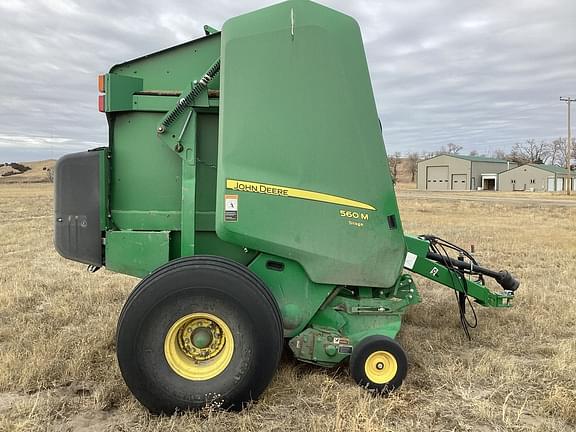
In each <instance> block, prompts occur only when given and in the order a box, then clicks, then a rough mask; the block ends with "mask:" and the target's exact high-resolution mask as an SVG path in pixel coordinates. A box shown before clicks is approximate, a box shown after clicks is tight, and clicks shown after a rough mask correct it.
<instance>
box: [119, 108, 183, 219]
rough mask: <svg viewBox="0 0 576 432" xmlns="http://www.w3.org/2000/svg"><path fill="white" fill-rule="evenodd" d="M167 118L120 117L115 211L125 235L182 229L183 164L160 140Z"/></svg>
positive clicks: (155, 115) (146, 115) (139, 114)
mask: <svg viewBox="0 0 576 432" xmlns="http://www.w3.org/2000/svg"><path fill="white" fill-rule="evenodd" d="M161 118H162V114H161V113H148V112H130V111H128V112H124V113H118V114H115V115H114V126H113V132H112V141H113V145H112V146H111V152H112V158H111V160H110V167H111V171H110V207H111V213H112V221H113V222H114V224H115V225H116V227H118V228H119V229H134V230H176V229H180V202H181V193H182V179H181V173H182V162H181V159H180V158H179V157H178V155H176V154H175V153H174V152H173V151H172V150H170V149H169V148H168V147H166V146H165V145H163V144H162V143H161V142H160V141H159V140H158V138H157V137H156V133H155V128H156V123H157V122H158V121H160V119H161Z"/></svg>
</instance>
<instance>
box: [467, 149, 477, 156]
mask: <svg viewBox="0 0 576 432" xmlns="http://www.w3.org/2000/svg"><path fill="white" fill-rule="evenodd" d="M469 155H470V156H478V155H479V153H478V150H472V151H471V152H470V153H469Z"/></svg>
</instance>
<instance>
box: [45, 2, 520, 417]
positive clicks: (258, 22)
mask: <svg viewBox="0 0 576 432" xmlns="http://www.w3.org/2000/svg"><path fill="white" fill-rule="evenodd" d="M205 32H206V35H205V36H204V37H201V38H199V39H196V40H193V41H190V42H187V43H184V44H182V45H177V46H174V47H171V48H168V49H166V50H162V51H159V52H156V53H152V54H149V55H146V56H144V57H140V58H137V59H134V60H131V61H128V62H125V63H121V64H118V65H116V66H114V67H112V69H111V70H110V71H109V72H108V73H107V74H105V75H102V76H100V77H99V80H98V88H99V92H100V95H99V101H98V102H99V103H98V105H99V109H100V111H102V112H104V113H105V114H106V117H107V121H108V126H109V140H108V146H106V147H103V148H98V149H94V150H91V151H87V152H83V153H75V154H71V155H67V156H64V157H63V158H61V159H60V160H59V162H58V164H57V167H56V176H55V189H56V190H55V246H56V249H57V250H58V252H59V253H60V254H61V255H62V256H64V257H65V258H68V259H71V260H74V261H78V262H81V263H85V264H88V265H89V268H90V269H92V270H95V269H98V268H100V267H103V266H106V268H107V269H108V270H111V271H115V272H120V273H124V274H128V275H132V276H136V277H139V278H141V281H140V282H139V283H138V285H137V286H136V287H135V289H134V290H133V292H132V293H131V294H130V296H129V297H128V299H127V300H126V303H125V305H124V307H123V309H122V312H121V314H120V317H119V320H118V328H117V334H116V350H117V357H118V363H119V366H120V371H121V373H122V376H123V378H124V380H125V382H126V384H127V386H128V387H129V388H130V390H131V391H132V393H133V394H134V396H135V397H136V398H137V399H138V400H139V401H140V402H141V403H142V404H143V405H144V406H145V407H147V408H148V409H149V410H150V411H152V412H165V413H173V412H174V411H175V410H183V409H195V408H202V407H205V406H207V405H208V406H212V407H213V406H219V407H222V408H224V409H242V408H243V407H244V406H245V405H246V404H247V403H249V402H250V401H252V400H255V399H257V398H258V397H259V396H260V395H261V394H262V392H263V391H264V390H265V388H266V387H267V386H268V384H269V383H270V381H271V380H272V377H273V376H274V374H275V372H276V370H277V368H278V365H279V362H280V356H281V353H282V350H283V348H284V345H285V344H284V342H285V341H287V342H288V346H289V347H290V350H291V351H292V353H293V355H294V356H295V357H296V358H297V359H298V360H300V361H303V362H308V363H312V364H315V365H319V366H325V367H332V366H337V365H340V364H342V363H348V364H349V368H350V374H351V376H352V378H353V379H354V380H355V381H356V382H357V383H358V384H359V385H361V386H362V387H365V388H367V389H368V390H370V391H372V392H374V393H377V394H381V393H388V392H390V391H392V390H394V389H396V388H398V387H399V386H400V385H401V384H402V382H403V380H404V378H405V377H406V373H407V370H408V360H407V357H406V353H405V352H404V350H403V349H402V347H401V346H400V345H399V344H398V342H397V341H396V340H395V337H396V335H397V334H398V332H399V331H400V327H401V323H402V317H403V315H404V313H405V312H406V310H407V308H408V307H409V306H410V305H413V304H416V303H418V302H420V294H419V292H418V289H417V287H416V284H415V282H414V279H413V277H412V273H414V274H417V275H420V276H423V277H425V278H427V279H430V280H432V281H434V282H438V283H439V284H442V285H444V286H447V287H449V288H451V289H452V290H453V291H454V292H455V293H456V297H457V300H458V306H459V310H460V320H461V322H462V325H463V327H464V330H465V331H466V333H467V334H468V328H469V327H473V326H474V325H470V323H469V322H468V321H467V318H466V302H467V301H468V303H469V304H470V305H471V302H470V300H467V299H469V298H472V299H474V300H475V301H476V302H477V303H478V304H480V305H482V306H487V307H501V308H507V307H510V306H511V304H512V299H513V297H514V291H515V290H516V289H517V288H518V285H519V283H518V282H517V281H516V280H515V279H514V278H513V277H512V276H511V275H510V274H509V273H508V272H505V271H502V272H496V271H492V270H490V269H487V268H484V267H482V266H480V265H479V264H478V263H477V262H476V259H475V258H474V256H473V255H472V254H471V253H468V252H467V251H465V250H463V249H461V248H459V247H457V246H455V245H453V244H451V243H449V242H447V241H444V240H442V239H439V238H437V237H434V236H420V237H413V236H409V235H405V234H404V231H403V228H402V221H401V219H400V214H399V211H398V204H397V201H396V194H395V190H394V185H393V182H392V178H391V175H390V171H389V167H388V158H387V155H386V150H385V147H384V141H383V137H382V131H381V129H380V122H379V119H378V112H377V109H376V104H375V101H374V95H373V92H372V86H371V83H370V77H369V73H368V66H367V63H366V58H365V55H364V48H363V44H362V38H361V35H360V30H359V27H358V24H357V23H356V22H355V21H354V20H353V19H352V18H350V17H348V16H346V15H343V14H341V13H339V12H336V11H334V10H332V9H329V8H326V7H324V6H321V5H319V4H316V3H314V2H312V1H308V0H289V1H286V2H283V3H280V4H277V5H274V6H270V7H267V8H264V9H261V10H258V11H255V12H252V13H248V14H245V15H241V16H238V17H235V18H232V19H230V20H228V21H227V22H226V23H225V24H224V26H223V29H222V31H221V32H219V31H216V30H214V29H213V28H211V27H208V26H206V27H205ZM384 96H385V95H384ZM384 96H383V97H384ZM485 277H490V278H493V279H494V280H495V281H496V282H497V283H498V284H499V285H500V286H501V287H502V288H503V291H502V292H494V291H492V290H490V289H489V287H488V286H487V284H486V283H485V279H484V278H485Z"/></svg>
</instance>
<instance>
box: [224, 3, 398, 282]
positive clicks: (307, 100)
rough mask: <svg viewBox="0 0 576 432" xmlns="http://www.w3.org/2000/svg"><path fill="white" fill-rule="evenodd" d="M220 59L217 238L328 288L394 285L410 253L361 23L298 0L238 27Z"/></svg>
mask: <svg viewBox="0 0 576 432" xmlns="http://www.w3.org/2000/svg"><path fill="white" fill-rule="evenodd" d="M221 52H222V70H221V77H220V82H221V92H222V95H221V100H220V137H219V169H218V193H217V200H216V202H217V208H216V215H217V216H216V231H217V233H218V235H219V236H220V237H221V238H222V239H224V240H226V241H230V242H234V243H236V244H239V245H244V246H247V247H249V248H253V249H256V250H262V251H265V252H268V253H271V254H274V255H279V256H283V257H287V258H290V259H293V260H295V261H297V262H299V263H300V264H301V265H302V266H303V268H304V269H305V270H306V272H307V273H308V275H309V276H310V278H311V279H312V280H313V281H314V282H317V283H327V284H329V283H334V284H350V285H364V286H381V287H390V286H392V285H394V283H395V282H396V280H397V278H398V276H399V275H400V273H401V270H402V263H403V261H404V256H405V251H406V246H405V243H404V237H403V232H402V226H401V222H400V217H399V214H398V208H397V204H396V197H395V193H394V188H393V185H392V181H391V176H390V172H389V168H388V161H387V156H386V152H385V149H384V143H383V139H382V134H381V131H380V126H379V121H378V115H377V111H376V106H375V102H374V96H373V94H372V87H371V83H370V77H369V73H368V67H367V64H366V59H365V55H364V49H363V45H362V39H361V35H360V31H359V28H358V25H357V23H356V22H355V21H354V20H353V19H352V18H350V17H347V16H345V15H343V14H341V13H338V12H336V11H333V10H331V9H328V8H325V7H323V6H320V5H318V4H315V3H313V2H310V1H307V0H293V1H288V2H285V3H281V4H279V5H275V6H272V7H269V8H266V9H262V10H260V11H256V12H253V13H250V14H247V15H243V16H240V17H236V18H233V19H231V20H229V21H227V22H226V23H225V25H224V28H223V30H222V48H221ZM225 195H229V199H228V206H234V204H237V206H238V208H237V210H236V211H237V212H236V213H235V212H234V211H231V210H230V208H228V213H226V210H227V209H226V208H225ZM230 195H231V196H230ZM225 219H228V220H225Z"/></svg>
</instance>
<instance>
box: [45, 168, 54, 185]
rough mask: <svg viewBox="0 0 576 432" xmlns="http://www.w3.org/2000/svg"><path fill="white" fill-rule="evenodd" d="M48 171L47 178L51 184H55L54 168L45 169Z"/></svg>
mask: <svg viewBox="0 0 576 432" xmlns="http://www.w3.org/2000/svg"><path fill="white" fill-rule="evenodd" d="M45 169H46V178H47V179H48V181H49V182H50V183H54V169H52V168H45Z"/></svg>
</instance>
